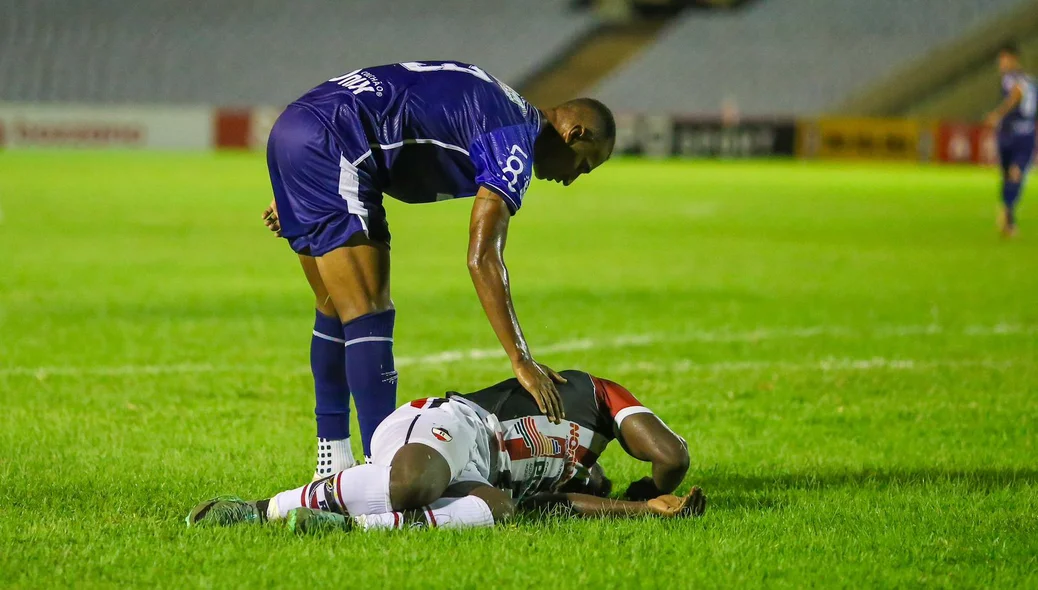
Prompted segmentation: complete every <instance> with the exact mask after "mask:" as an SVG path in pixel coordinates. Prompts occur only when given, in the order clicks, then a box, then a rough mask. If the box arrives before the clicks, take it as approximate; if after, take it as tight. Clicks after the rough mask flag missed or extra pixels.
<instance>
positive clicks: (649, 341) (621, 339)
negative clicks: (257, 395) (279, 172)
mask: <svg viewBox="0 0 1038 590" xmlns="http://www.w3.org/2000/svg"><path fill="white" fill-rule="evenodd" d="M1036 333H1038V326H1024V325H1018V324H994V325H991V326H969V327H966V328H957V329H954V330H949V329H948V328H944V327H942V326H939V325H918V326H912V325H904V326H884V327H880V328H877V329H875V330H873V331H872V332H864V331H861V330H852V329H850V328H842V327H837V326H809V327H803V328H762V329H758V330H752V331H749V332H726V331H716V332H715V331H697V332H689V333H685V334H660V333H657V334H634V335H625V336H618V337H615V338H606V339H594V338H584V339H580V340H569V341H563V342H557V343H555V344H550V345H548V346H542V347H540V348H537V349H535V352H536V353H537V354H538V355H545V354H555V353H562V352H581V351H588V350H602V349H616V348H620V349H624V348H634V347H639V346H652V345H656V344H672V343H687V342H756V341H761V340H781V339H805V338H814V337H818V336H840V337H851V338H858V339H867V338H903V337H908V336H925V335H934V334H957V335H963V336H1003V335H1012V334H1036ZM503 358H504V353H503V352H502V351H501V349H499V348H473V349H469V350H451V351H445V352H440V353H436V354H429V355H421V356H402V357H398V358H397V359H396V366H397V367H398V368H399V367H408V366H416V365H432V366H437V365H445V364H450V363H457V362H462V361H482V360H487V359H503ZM827 363H828V364H827ZM905 363H908V364H907V365H906V364H905ZM913 363H914V364H913ZM926 363H938V364H940V366H956V363H959V364H979V365H985V364H986V363H988V361H949V360H945V361H913V360H910V359H909V360H898V359H883V358H874V359H836V360H823V361H813V362H800V363H797V362H787V361H730V362H719V363H706V364H694V363H692V362H691V361H687V360H686V361H678V362H677V363H675V364H672V365H652V364H644V363H642V364H640V365H639V363H626V364H623V365H620V368H619V370H624V369H623V368H624V367H627V368H626V370H628V371H632V370H647V371H651V370H660V367H664V366H669V367H671V370H677V371H693V370H696V371H698V370H713V371H737V370H750V369H759V368H790V369H794V370H796V369H812V368H816V369H819V370H823V371H825V370H843V369H856V370H867V369H899V368H900V369H913V368H916V367H924V368H925V367H928V366H934V365H932V364H931V365H927V364H926ZM902 365H903V366H902ZM638 366H641V367H644V368H643V369H636V368H632V367H638ZM652 367H655V368H652ZM675 367H677V368H675ZM680 367H685V368H680ZM269 370H270V367H269V366H266V365H213V364H209V363H179V364H171V365H120V366H109V367H104V366H101V367H0V376H6V375H31V376H35V377H36V378H37V379H44V378H46V377H48V376H81V375H83V376H85V375H99V376H121V375H167V374H192V373H195V374H197V373H250V372H255V373H266V372H267V371H269ZM309 372H310V371H309V369H303V368H295V369H287V370H285V371H281V374H309Z"/></svg>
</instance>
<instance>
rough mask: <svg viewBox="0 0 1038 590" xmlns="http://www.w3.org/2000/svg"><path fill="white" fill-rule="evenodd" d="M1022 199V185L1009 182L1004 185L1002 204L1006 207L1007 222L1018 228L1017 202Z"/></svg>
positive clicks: (1010, 225)
mask: <svg viewBox="0 0 1038 590" xmlns="http://www.w3.org/2000/svg"><path fill="white" fill-rule="evenodd" d="M1019 199H1020V183H1019V182H1010V181H1008V180H1006V181H1004V182H1003V183H1002V204H1003V205H1005V207H1006V222H1007V223H1008V224H1009V227H1015V226H1016V202H1017V201H1018V200H1019Z"/></svg>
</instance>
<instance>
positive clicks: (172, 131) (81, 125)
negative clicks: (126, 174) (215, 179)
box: [0, 104, 213, 150]
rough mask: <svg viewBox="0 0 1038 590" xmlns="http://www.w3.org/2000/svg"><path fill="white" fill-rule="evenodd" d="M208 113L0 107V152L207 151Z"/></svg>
mask: <svg viewBox="0 0 1038 590" xmlns="http://www.w3.org/2000/svg"><path fill="white" fill-rule="evenodd" d="M212 147H213V116H212V109H211V108H209V107H138V106H127V107H120V106H117V105H116V106H97V107H95V106H80V105H77V106H68V105H35V104H34V105H19V104H0V148H3V149H23V148H32V149H36V148H88V149H168V150H208V149H212Z"/></svg>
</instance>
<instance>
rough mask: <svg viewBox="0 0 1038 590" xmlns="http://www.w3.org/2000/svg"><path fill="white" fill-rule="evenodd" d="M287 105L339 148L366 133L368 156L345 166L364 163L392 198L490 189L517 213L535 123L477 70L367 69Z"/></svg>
mask: <svg viewBox="0 0 1038 590" xmlns="http://www.w3.org/2000/svg"><path fill="white" fill-rule="evenodd" d="M293 104H294V105H297V106H301V107H304V108H306V109H307V110H309V111H310V112H311V113H313V114H314V115H315V116H316V117H317V118H318V119H319V120H320V121H321V122H322V123H323V124H324V125H325V126H327V127H328V129H329V130H330V132H331V133H332V135H333V136H335V135H337V134H338V135H341V142H340V143H341V144H342V145H349V144H351V139H350V138H352V137H356V135H357V133H358V129H357V126H358V125H360V126H361V127H363V135H364V136H365V137H366V138H367V141H368V147H369V148H370V151H368V152H366V153H358V154H345V153H344V156H343V157H344V158H345V159H346V160H347V161H349V162H351V163H352V164H353V166H360V165H361V164H362V163H364V161H365V160H367V159H369V158H370V159H371V160H372V161H373V162H374V164H375V168H376V172H375V173H374V174H373V176H374V181H375V183H376V184H377V186H375V187H372V188H374V189H376V190H378V191H381V192H383V193H385V194H388V195H389V196H391V197H394V198H396V199H398V200H400V201H404V202H406V203H429V202H433V201H440V200H445V199H453V198H459V197H471V196H473V195H475V194H476V191H477V189H478V188H479V187H480V186H486V187H487V188H489V189H491V190H493V191H494V192H496V193H498V194H500V195H501V196H503V197H504V199H505V201H506V202H507V203H508V207H509V209H510V210H511V212H512V213H513V214H514V213H515V212H516V211H517V210H518V209H519V207H521V206H522V202H523V195H524V194H525V192H526V189H527V187H528V186H529V184H530V179H531V177H532V173H533V159H532V158H533V146H534V140H535V139H536V138H537V134H538V133H539V132H540V130H541V124H542V121H541V114H540V112H539V111H538V110H537V109H536V108H534V107H533V106H531V105H530V103H529V102H527V101H526V100H525V99H524V98H523V97H522V96H520V95H519V94H518V93H517V92H516V91H514V90H512V89H511V88H509V87H508V86H507V85H506V84H504V83H503V82H501V81H500V80H498V79H496V78H494V77H493V76H491V75H490V74H488V73H487V72H485V71H483V70H482V69H480V68H479V67H477V66H474V65H470V64H464V63H459V62H447V61H427V62H406V63H400V64H391V65H384V66H376V67H371V68H364V69H361V70H355V71H352V72H350V73H348V74H343V75H341V76H336V77H334V78H332V79H331V80H328V81H327V82H325V83H323V84H321V85H319V86H317V87H316V88H314V89H313V90H311V91H309V92H308V93H306V94H305V95H303V96H302V97H301V98H300V99H299V100H297V101H296V102H295V103H293ZM352 143H354V144H355V143H356V142H355V141H353V142H352ZM367 164H371V162H367Z"/></svg>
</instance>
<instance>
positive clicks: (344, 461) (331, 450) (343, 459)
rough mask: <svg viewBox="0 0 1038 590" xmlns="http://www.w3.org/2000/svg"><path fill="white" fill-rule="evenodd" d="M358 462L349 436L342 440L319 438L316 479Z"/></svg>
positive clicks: (315, 470)
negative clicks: (354, 456)
mask: <svg viewBox="0 0 1038 590" xmlns="http://www.w3.org/2000/svg"><path fill="white" fill-rule="evenodd" d="M356 464H357V460H356V459H354V458H353V448H352V447H350V439H349V437H347V438H344V439H341V440H329V439H327V438H318V439H317V467H316V469H314V480H318V479H321V478H324V477H328V476H329V475H331V474H333V473H338V472H340V471H344V470H346V469H349V468H350V467H353V466H354V465H356Z"/></svg>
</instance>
